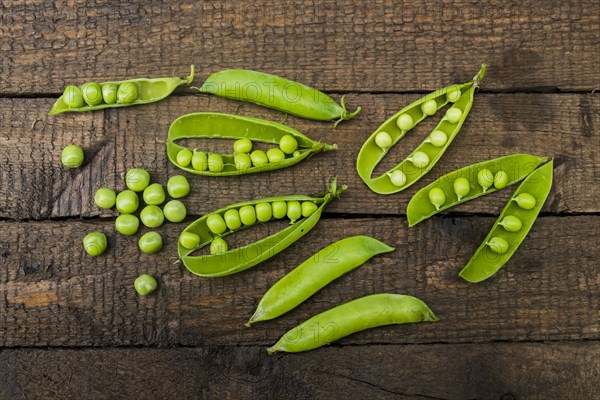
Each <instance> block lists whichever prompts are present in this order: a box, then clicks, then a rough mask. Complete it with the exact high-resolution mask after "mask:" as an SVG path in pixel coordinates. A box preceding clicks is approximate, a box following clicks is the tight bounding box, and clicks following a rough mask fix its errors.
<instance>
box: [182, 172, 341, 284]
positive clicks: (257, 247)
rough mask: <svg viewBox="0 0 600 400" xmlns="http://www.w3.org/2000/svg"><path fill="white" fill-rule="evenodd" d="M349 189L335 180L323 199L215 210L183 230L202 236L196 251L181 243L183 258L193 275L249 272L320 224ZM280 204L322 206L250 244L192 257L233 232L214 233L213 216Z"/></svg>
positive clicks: (304, 198)
mask: <svg viewBox="0 0 600 400" xmlns="http://www.w3.org/2000/svg"><path fill="white" fill-rule="evenodd" d="M345 190H346V186H342V187H341V188H339V189H338V188H337V184H336V181H335V180H333V181H332V182H331V184H330V186H329V191H328V192H327V193H326V194H325V195H324V196H323V197H309V196H302V195H289V196H279V197H270V198H264V199H258V200H251V201H247V202H243V203H237V204H232V205H229V206H227V207H224V208H221V209H219V210H216V211H213V212H212V213H210V214H207V215H205V216H203V217H202V218H199V219H197V220H196V221H194V222H193V223H191V224H190V225H188V226H187V227H186V228H185V229H184V230H183V232H182V235H183V234H184V233H192V234H195V235H198V237H199V238H200V241H199V244H198V245H197V246H196V247H194V248H193V249H188V248H185V247H183V246H182V245H181V243H179V247H178V251H179V257H180V258H181V260H182V261H183V264H184V265H185V266H186V267H187V269H188V270H189V271H190V272H192V273H193V274H196V275H199V276H204V277H216V276H225V275H231V274H234V273H236V272H240V271H243V270H246V269H248V268H250V267H253V266H255V265H256V264H258V263H260V262H262V261H265V260H267V259H269V258H271V257H272V256H274V255H275V254H277V253H279V252H280V251H282V250H284V249H286V248H287V247H288V246H289V245H291V244H292V243H294V242H295V241H297V240H298V239H300V238H301V237H302V236H304V235H305V234H306V233H308V231H310V230H311V229H312V228H313V227H314V226H315V225H316V224H317V222H319V218H321V213H322V212H323V209H324V208H325V206H327V204H329V203H330V202H331V201H332V200H333V199H335V198H337V197H339V196H340V195H341V194H342V193H343V192H344V191H345ZM276 201H286V202H290V201H307V202H313V203H315V204H316V205H318V208H317V210H315V211H314V212H313V213H312V214H311V215H310V216H308V217H306V218H303V219H299V220H298V221H296V222H294V223H292V224H291V225H290V226H288V227H287V228H285V229H282V230H281V231H279V232H277V233H275V234H273V235H271V236H268V237H266V238H264V239H262V240H259V241H257V242H254V243H252V244H250V245H247V246H243V247H238V248H235V249H231V250H228V251H225V252H223V253H221V254H213V255H192V253H194V252H196V251H197V250H199V249H201V248H203V247H204V246H207V245H209V244H210V243H211V242H212V240H213V239H214V238H215V237H224V236H227V235H229V234H231V233H233V232H232V231H226V232H224V233H223V234H221V235H215V234H214V233H212V232H211V231H210V229H209V228H208V226H207V218H208V216H209V215H213V214H219V215H221V216H223V215H224V214H225V212H227V211H228V210H232V209H233V210H239V209H240V208H241V207H243V206H255V205H256V204H259V203H272V202H276Z"/></svg>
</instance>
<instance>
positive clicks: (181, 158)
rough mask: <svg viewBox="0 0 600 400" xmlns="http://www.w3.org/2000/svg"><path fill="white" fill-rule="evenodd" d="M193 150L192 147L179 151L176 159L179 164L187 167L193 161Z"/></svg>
mask: <svg viewBox="0 0 600 400" xmlns="http://www.w3.org/2000/svg"><path fill="white" fill-rule="evenodd" d="M192 157H193V154H192V151H191V150H190V149H181V150H179V152H178V153H177V156H176V157H175V160H176V161H177V165H179V166H181V167H187V166H188V165H190V163H191V162H192Z"/></svg>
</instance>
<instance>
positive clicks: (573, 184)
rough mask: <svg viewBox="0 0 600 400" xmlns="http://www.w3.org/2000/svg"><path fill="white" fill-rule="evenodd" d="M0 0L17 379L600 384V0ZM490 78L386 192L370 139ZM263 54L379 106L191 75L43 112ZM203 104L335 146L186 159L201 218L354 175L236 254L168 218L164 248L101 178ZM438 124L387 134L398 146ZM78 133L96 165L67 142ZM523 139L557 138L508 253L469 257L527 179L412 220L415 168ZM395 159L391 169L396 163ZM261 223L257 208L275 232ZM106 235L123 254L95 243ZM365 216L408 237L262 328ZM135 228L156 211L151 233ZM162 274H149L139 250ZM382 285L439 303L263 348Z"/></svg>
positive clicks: (196, 384) (238, 386) (0, 378)
mask: <svg viewBox="0 0 600 400" xmlns="http://www.w3.org/2000/svg"><path fill="white" fill-rule="evenodd" d="M246 3H247V4H244V5H242V2H239V3H238V2H205V3H200V2H198V3H196V2H190V3H187V4H179V3H178V2H169V1H167V2H165V3H164V4H163V5H155V4H154V2H150V1H146V2H140V3H138V4H128V3H126V2H108V3H106V2H101V4H98V5H88V4H87V3H85V2H64V1H58V2H45V3H41V2H33V1H31V0H24V1H19V2H12V3H11V2H5V3H4V4H3V5H1V6H0V51H1V53H0V76H1V77H2V78H1V79H0V218H1V220H0V261H1V262H0V265H1V268H0V399H81V398H86V399H117V398H139V399H151V398H179V399H182V398H190V399H199V398H207V399H208V398H211V399H213V398H214V399H224V398H229V399H241V398H261V399H262V398H271V399H283V398H306V399H316V398H327V399H328V398H339V399H343V398H345V399H349V398H353V399H354V398H356V399H358V398H360V399H374V398H386V399H387V398H409V399H503V400H508V399H519V400H520V399H591V398H597V397H596V396H598V392H599V390H600V384H599V380H600V312H599V309H600V263H599V262H598V256H599V252H598V249H599V245H600V241H599V239H600V228H599V227H600V203H599V201H598V199H599V198H600V152H599V150H600V136H599V127H600V96H599V95H598V93H594V90H598V88H600V69H599V67H598V65H599V62H600V56H599V54H600V24H599V15H600V3H599V2H598V1H597V0H593V1H578V2H563V1H548V2H546V1H514V2H508V3H498V4H495V5H491V4H488V3H487V2H460V1H455V2H443V3H442V2H435V1H434V2H432V1H421V0H419V1H413V2H405V3H404V4H402V3H401V2H392V1H377V2H370V3H369V4H365V3H363V2H360V1H354V2H352V1H336V2H313V1H308V2H302V1H282V2H278V3H276V4H272V3H270V2H264V1H260V2H246ZM482 62H485V63H487V64H488V65H489V70H488V73H487V75H486V78H485V81H484V84H483V87H482V89H481V90H480V92H479V93H478V94H477V95H476V100H475V104H474V107H473V110H472V111H471V114H470V115H469V117H468V119H467V121H466V123H465V125H464V127H463V129H462V130H461V132H460V134H459V135H458V136H457V138H456V139H455V141H454V142H453V144H452V146H451V147H450V148H449V150H448V151H447V153H446V154H445V155H444V157H443V158H442V160H441V161H440V162H439V163H438V165H436V166H435V168H433V170H432V171H431V172H430V173H429V174H428V175H427V176H425V177H424V178H423V179H422V182H420V183H419V184H418V185H415V186H413V187H412V188H410V189H408V190H406V191H404V192H401V193H399V194H396V195H390V196H380V195H376V194H374V193H372V192H371V191H369V190H368V189H367V187H366V186H365V185H364V184H363V183H362V182H361V180H360V179H359V178H358V176H357V174H356V172H355V160H356V156H357V153H358V151H359V149H360V146H361V144H362V143H363V141H364V140H365V139H366V138H367V137H368V136H369V135H370V134H371V132H373V131H374V130H375V129H376V128H377V126H379V124H380V123H382V122H383V121H384V120H385V119H386V118H388V117H389V116H390V115H392V114H393V113H395V112H396V111H397V110H399V109H400V108H402V107H404V106H405V105H406V104H408V103H409V102H411V101H413V100H415V99H417V98H419V97H420V96H422V94H423V93H428V92H430V91H433V90H435V89H436V88H440V87H442V86H445V85H447V84H450V83H454V82H457V83H458V82H465V81H468V80H469V79H470V78H471V77H472V76H473V75H474V74H475V73H476V72H477V70H478V69H479V65H480V64H481V63H482ZM192 63H193V64H195V66H196V71H197V77H196V80H195V84H197V85H199V84H200V83H201V82H203V80H204V79H206V77H207V76H208V75H209V74H210V73H213V72H216V71H219V70H221V69H225V68H248V69H255V70H262V71H267V72H270V73H274V74H278V75H283V76H286V77H289V78H292V79H295V80H298V81H300V82H303V83H305V84H308V85H311V86H314V87H316V88H319V89H323V90H325V91H326V92H327V93H329V94H331V96H332V97H334V98H336V99H339V98H340V96H341V95H345V96H346V99H347V101H348V103H349V107H350V108H354V107H355V106H357V105H360V106H361V107H362V108H363V111H362V112H361V114H360V115H359V116H358V117H356V118H355V119H353V120H352V121H349V122H344V123H342V124H340V125H339V126H338V128H337V129H335V130H334V129H332V126H331V124H330V123H320V122H311V121H306V120H302V119H299V118H295V117H292V116H287V117H286V116H283V115H282V114H281V113H278V112H275V111H270V110H267V109H264V108H261V107H258V106H254V105H249V104H242V103H239V102H236V101H231V100H225V99H221V98H217V97H211V96H208V95H200V94H198V93H195V92H194V90H191V89H189V88H182V89H178V90H177V92H176V93H175V95H174V96H172V97H170V98H169V99H167V100H165V101H162V102H159V103H155V104H152V105H147V106H139V107H131V108H126V109H118V110H108V111H104V112H92V113H82V114H76V113H70V114H62V115H58V116H49V115H47V113H48V111H49V110H50V108H51V106H52V104H53V102H54V101H55V99H56V98H57V97H58V96H59V94H60V93H61V91H62V90H63V88H64V87H65V86H66V85H68V84H72V83H74V84H83V83H84V82H86V81H106V80H112V79H118V78H129V77H138V76H148V77H158V76H170V75H182V76H183V75H185V74H186V73H187V72H188V67H189V64H192ZM197 111H218V112H228V113H238V114H243V115H251V116H256V117H264V118H267V119H273V120H278V121H282V120H285V121H286V123H287V124H289V125H291V126H293V127H295V128H297V129H299V130H300V131H302V132H305V133H307V134H308V135H309V136H311V137H314V138H316V139H320V140H323V141H326V142H329V143H337V144H338V146H339V150H338V151H336V152H332V153H327V154H320V155H317V156H315V157H314V158H312V159H311V160H309V161H307V162H303V163H302V164H299V165H297V166H295V167H293V168H289V169H287V170H281V171H275V172H271V173H262V174H256V175H247V176H243V177H234V178H221V179H219V178H217V179H211V178H207V177H197V176H192V175H188V178H189V180H190V182H191V186H192V193H191V195H190V196H188V197H187V198H185V204H186V205H187V207H188V210H189V212H190V215H189V216H188V219H187V220H186V221H187V222H189V221H192V220H194V219H195V218H197V217H198V216H200V215H203V214H205V213H207V212H209V211H211V210H213V209H215V208H218V207H221V206H224V205H227V204H230V203H233V202H237V201H243V200H247V199H254V198H260V197H264V196H267V195H283V194H313V193H317V192H319V191H321V190H323V189H324V185H325V180H326V178H327V177H332V176H337V177H338V180H339V181H340V182H341V183H346V184H347V185H348V186H349V189H348V191H347V193H346V194H344V195H343V197H342V198H341V199H340V200H339V201H336V202H334V203H332V204H331V206H330V207H328V209H327V212H326V214H325V216H324V218H323V219H322V220H321V221H320V222H319V224H318V225H317V227H316V228H315V229H314V230H313V231H312V232H310V233H309V234H307V235H306V236H305V237H304V238H302V239H301V240H299V241H298V242H296V243H295V244H294V245H292V246H291V247H290V248H289V249H287V250H286V251H285V252H283V253H281V254H279V255H277V256H275V257H273V258H272V259H270V260H269V261H267V262H264V263H263V264H261V265H259V266H256V267H255V268H253V269H251V270H249V271H246V272H244V273H240V274H237V275H233V276H229V277H224V278H215V279H203V278H199V277H196V276H193V275H192V274H190V273H189V272H188V271H187V270H186V269H185V268H184V267H183V266H182V265H181V264H180V263H179V264H177V263H175V261H176V258H177V255H176V249H175V247H176V241H177V237H178V234H179V232H180V231H181V229H182V228H183V226H184V225H182V224H180V225H176V224H165V225H164V226H162V227H161V228H160V229H159V232H160V233H161V234H162V235H163V237H164V239H165V242H166V246H165V248H164V249H163V250H162V251H161V252H160V253H159V254H157V255H152V256H150V255H145V254H141V252H140V251H139V250H138V248H137V244H136V242H137V236H136V237H133V238H132V237H124V236H122V235H118V234H117V233H116V232H115V231H114V228H113V224H114V217H115V216H116V213H114V212H112V211H102V210H100V209H98V208H97V207H96V206H94V204H93V195H94V193H95V191H96V190H97V189H98V188H99V187H102V186H108V187H112V188H115V189H117V190H121V189H123V188H124V179H123V176H124V172H125V171H126V170H127V169H128V168H132V167H143V168H146V169H147V170H148V171H149V172H150V173H151V175H152V179H153V181H155V182H160V183H165V182H166V180H167V179H168V177H169V176H172V175H175V174H178V173H180V171H179V170H178V169H177V168H176V167H174V166H173V165H172V164H170V163H169V162H168V160H167V158H166V154H165V146H164V144H163V142H164V140H165V138H166V134H167V130H168V128H169V125H170V123H171V122H172V121H173V120H174V119H175V118H176V117H178V116H180V115H183V114H186V113H191V112H197ZM432 126H433V125H431V124H430V125H427V124H425V125H423V126H421V127H419V128H418V129H416V132H414V133H411V134H409V135H407V137H406V139H405V140H404V141H403V142H402V143H401V145H399V146H397V147H396V148H395V149H394V151H393V152H392V153H391V154H390V156H389V157H388V158H387V159H386V163H384V165H383V166H382V168H383V167H385V166H386V165H387V166H388V167H389V166H391V165H393V164H395V163H396V162H397V161H399V160H401V159H402V158H403V157H405V156H406V155H407V154H408V153H409V151H410V149H411V148H413V147H414V146H415V145H416V144H417V143H419V142H420V141H421V140H422V139H423V136H424V135H425V134H426V132H427V130H428V129H430V128H431V127H432ZM70 143H76V144H79V145H80V146H82V147H83V148H84V150H85V154H86V162H85V164H84V166H82V167H81V168H79V169H75V170H69V169H65V168H63V167H62V166H61V164H60V152H61V149H62V148H63V147H64V146H65V145H67V144H70ZM511 153H532V154H538V155H545V156H549V157H552V158H554V163H555V169H554V174H555V180H554V185H553V188H552V192H551V193H550V196H549V198H548V200H547V201H546V204H545V206H544V208H543V210H542V213H541V216H540V218H539V219H538V220H537V222H536V223H535V225H534V226H533V229H532V230H531V232H530V233H529V236H528V237H527V239H526V240H525V241H524V243H523V244H522V246H521V247H520V248H519V249H518V251H517V252H516V254H515V255H514V257H513V258H512V259H511V260H510V262H509V263H508V264H507V265H506V266H505V267H504V268H503V269H502V270H500V272H499V273H498V274H497V275H496V276H494V277H493V278H491V279H489V280H488V281H486V282H484V283H480V284H467V283H465V282H464V281H462V280H461V279H460V278H459V277H458V276H457V272H458V271H459V269H460V268H461V267H462V266H463V265H464V264H465V263H466V262H467V261H468V259H469V257H470V256H471V255H472V253H473V252H474V251H475V249H476V248H477V247H478V246H479V244H480V242H481V241H482V240H483V238H484V237H485V235H486V234H487V232H488V230H489V229H490V227H491V225H492V224H493V222H494V220H495V218H496V217H497V215H498V214H499V212H500V210H501V209H502V207H503V205H504V203H505V202H506V200H507V198H508V197H509V196H510V195H511V193H512V190H511V189H508V190H503V191H500V192H498V193H495V194H492V195H489V196H486V197H484V198H480V199H478V200H476V201H472V202H469V203H466V204H464V205H461V206H460V207H456V208H454V209H452V210H450V211H449V212H445V213H443V214H442V215H440V216H437V217H435V218H432V219H431V220H428V221H426V222H424V223H422V224H420V225H418V226H416V227H414V228H410V229H409V228H408V227H407V223H406V215H405V209H406V204H407V202H408V200H409V199H410V197H411V196H412V195H413V194H414V193H415V190H416V189H417V188H419V187H421V186H423V185H425V184H427V183H428V182H431V181H432V180H433V179H435V178H436V177H438V176H440V175H442V174H444V173H446V172H449V171H451V170H454V169H456V168H459V167H462V166H465V165H468V164H471V163H475V162H479V161H484V160H487V159H490V158H495V157H499V156H503V155H507V154H511ZM382 170H383V169H382ZM269 229H270V228H269V227H268V225H261V226H259V227H257V228H256V229H254V230H252V233H251V234H250V236H251V237H250V239H251V240H254V239H257V238H259V237H262V236H264V235H265V234H267V232H268V231H269ZM92 230H102V231H104V232H106V233H107V235H108V237H109V242H110V245H109V248H108V250H107V252H106V253H105V255H103V256H101V257H96V258H92V257H90V256H88V255H86V254H85V253H84V251H83V249H82V246H81V239H82V237H83V236H84V235H85V234H86V233H87V232H89V231H92ZM358 234H365V235H371V236H373V237H376V238H378V239H380V240H383V241H385V242H386V243H388V244H390V245H393V246H395V247H396V249H397V250H396V251H395V252H393V253H390V254H386V255H384V256H379V257H377V258H375V259H373V260H372V261H370V262H368V263H367V264H365V265H364V266H363V267H361V268H359V269H357V270H355V271H353V272H352V273H350V274H348V275H346V276H344V277H342V278H340V279H339V280H337V281H335V282H334V283H332V284H331V285H329V286H327V287H326V288H325V289H323V290H322V291H321V292H320V293H318V294H317V295H315V296H314V297H313V298H311V299H310V300H309V301H307V302H306V303H305V304H303V305H302V306H301V307H299V308H298V309H296V310H294V311H292V312H291V313H289V314H287V315H286V316H284V317H282V318H280V319H278V320H275V321H271V322H268V323H264V324H257V325H256V326H254V327H252V328H251V329H246V328H245V327H244V324H243V323H244V322H245V321H246V319H247V318H248V317H249V316H250V315H251V314H252V312H253V310H254V308H255V306H256V304H257V302H258V300H259V299H260V297H261V296H262V294H263V293H264V292H265V291H266V290H267V289H268V288H269V287H270V285H272V284H273V283H274V282H275V281H276V280H277V279H279V278H280V277H281V276H283V275H284V274H285V273H286V272H287V271H289V270H291V269H292V268H293V267H294V266H296V265H298V264H299V263H301V262H302V261H303V260H305V259H307V258H308V257H310V256H311V255H312V254H313V253H314V252H316V251H317V250H318V249H320V248H321V247H323V246H325V245H326V244H329V243H331V242H333V241H335V240H338V239H341V238H343V237H347V236H350V235H358ZM138 236H139V234H138ZM145 272H148V273H151V274H153V275H154V276H156V277H157V278H158V280H159V285H160V287H159V290H158V291H157V292H156V293H155V294H153V295H151V296H148V297H147V298H141V297H139V296H138V295H137V294H136V293H135V291H134V290H133V287H132V283H133V280H134V279H135V278H136V277H137V276H138V275H139V274H141V273H145ZM376 292H394V293H408V294H412V295H414V296H417V297H419V298H421V299H423V300H425V301H426V302H427V303H428V304H429V305H430V306H431V308H432V309H433V310H434V311H435V312H436V313H437V315H438V316H439V317H440V318H441V321H440V322H439V323H435V324H412V325H404V326H391V327H384V328H379V329H374V330H370V331H365V332H362V333H358V334H355V335H352V336H349V337H347V338H345V339H343V340H341V341H339V342H338V343H334V344H332V345H331V346H328V347H325V348H322V349H319V350H316V351H312V352H307V353H301V354H293V355H285V354H284V355H275V356H268V355H267V354H266V351H265V350H266V348H267V346H268V345H270V344H273V343H274V342H275V341H276V340H277V339H278V338H279V336H280V335H281V334H282V333H284V332H285V331H286V330H287V329H289V328H291V327H293V326H295V325H296V324H297V323H298V322H301V321H303V320H305V319H306V318H308V317H309V316H312V315H314V314H316V313H318V312H320V311H322V310H325V309H327V308H330V307H333V306H335V305H337V304H340V303H342V302H345V301H348V300H350V299H353V298H357V297H360V296H363V295H367V294H371V293H376Z"/></svg>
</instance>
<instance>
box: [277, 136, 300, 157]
mask: <svg viewBox="0 0 600 400" xmlns="http://www.w3.org/2000/svg"><path fill="white" fill-rule="evenodd" d="M279 148H280V149H281V151H283V152H284V153H285V154H293V153H294V151H296V149H297V148H298V141H297V140H296V138H294V137H293V136H292V135H284V136H283V137H282V138H281V140H280V141H279Z"/></svg>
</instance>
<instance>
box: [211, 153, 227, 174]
mask: <svg viewBox="0 0 600 400" xmlns="http://www.w3.org/2000/svg"><path fill="white" fill-rule="evenodd" d="M223 167H224V164H223V156H221V155H220V154H215V153H210V154H209V155H208V170H209V171H211V172H221V171H223Z"/></svg>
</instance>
